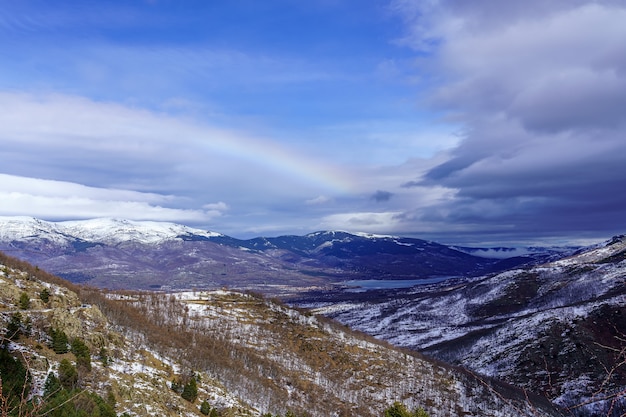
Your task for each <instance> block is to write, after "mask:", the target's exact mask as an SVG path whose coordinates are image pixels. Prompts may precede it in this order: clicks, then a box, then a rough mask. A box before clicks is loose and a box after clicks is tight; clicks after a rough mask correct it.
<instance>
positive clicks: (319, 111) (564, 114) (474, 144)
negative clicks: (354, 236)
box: [0, 0, 626, 245]
mask: <svg viewBox="0 0 626 417" xmlns="http://www.w3.org/2000/svg"><path fill="white" fill-rule="evenodd" d="M625 21H626V1H624V0H620V1H617V0H605V1H602V0H598V1H582V0H552V1H545V0H529V1H525V2H502V1H499V0H473V1H471V2H469V1H462V0H457V1H448V0H427V1H415V0H413V1H410V0H313V1H309V2H302V1H299V0H267V1H256V0H229V1H221V0H215V1H204V0H185V1H180V0H177V1H174V0H171V1H168V0H125V1H120V0H107V1H102V0H94V1H90V2H84V1H78V0H76V1H68V0H59V1H55V2H50V1H45V0H39V1H37V0H20V1H8V0H0V56H1V57H2V64H1V65H0V109H1V110H0V161H1V162H0V215H2V216H34V217H38V218H41V219H45V220H51V221H62V220H76V219H89V218H95V217H115V218H125V219H133V220H159V221H169V222H176V223H182V224H186V225H189V226H192V227H198V228H203V229H208V230H213V231H218V232H221V233H225V234H228V235H230V236H234V237H238V238H250V237H255V236H278V235H283V234H305V233H309V232H314V231H318V230H345V231H351V232H368V233H376V234H390V235H400V236H413V237H419V238H425V239H431V240H435V241H439V242H442V243H454V244H460V243H462V244H469V245H471V244H474V245H486V244H489V245H497V244H508V245H511V244H566V243H575V242H583V241H585V242H586V241H593V240H596V241H597V240H602V239H606V238H609V237H611V236H613V235H616V234H623V233H626V192H625V190H626V110H625V109H626V25H624V24H623V22H625Z"/></svg>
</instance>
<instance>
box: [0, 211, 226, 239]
mask: <svg viewBox="0 0 626 417" xmlns="http://www.w3.org/2000/svg"><path fill="white" fill-rule="evenodd" d="M184 236H197V237H204V238H207V239H208V238H211V237H218V236H221V235H220V234H219V233H215V232H207V231H204V230H200V229H193V228H190V227H187V226H183V225H180V224H175V223H167V222H150V221H132V220H121V219H92V220H79V221H65V222H47V221H43V220H39V219H35V218H32V217H1V218H0V240H3V241H7V240H23V239H27V240H35V239H48V240H50V241H52V242H55V243H60V244H66V245H67V244H71V243H72V242H74V241H84V242H90V243H103V244H108V245H115V244H119V243H123V242H136V243H142V244H155V243H159V242H163V241H166V240H172V239H182V237H184Z"/></svg>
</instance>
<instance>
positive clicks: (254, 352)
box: [0, 256, 561, 417]
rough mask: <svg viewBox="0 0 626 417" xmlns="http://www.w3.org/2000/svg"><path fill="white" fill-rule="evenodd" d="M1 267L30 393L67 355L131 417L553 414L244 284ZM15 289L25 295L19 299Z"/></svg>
mask: <svg viewBox="0 0 626 417" xmlns="http://www.w3.org/2000/svg"><path fill="white" fill-rule="evenodd" d="M0 271H1V272H0V287H1V288H2V289H3V291H2V292H0V314H1V315H2V316H3V317H5V319H8V318H9V317H11V316H12V315H14V314H15V313H16V312H18V311H19V312H20V314H21V317H22V325H23V326H22V328H23V334H22V335H21V336H19V337H16V338H14V339H13V340H12V341H10V342H8V343H7V345H8V350H9V351H10V352H11V353H10V354H11V355H12V356H14V357H16V358H18V359H19V360H20V361H23V362H24V363H25V364H27V365H28V367H29V370H30V373H31V375H32V379H33V388H32V393H33V394H34V395H41V392H42V391H43V390H42V386H43V381H45V379H46V377H47V375H49V374H50V373H52V374H56V375H59V372H60V368H61V365H60V363H61V360H62V359H69V360H70V362H71V363H75V364H76V366H77V367H79V376H78V384H79V386H80V388H81V389H83V390H85V392H87V393H94V394H93V395H96V394H98V395H100V396H101V398H106V399H107V401H108V402H109V403H110V404H114V407H115V411H116V412H117V413H124V412H125V413H128V415H132V416H152V415H162V416H181V415H182V416H200V415H202V414H201V413H200V405H201V404H202V403H203V402H205V401H206V402H207V404H210V407H211V408H214V409H215V410H216V412H218V414H219V415H224V416H226V415H228V416H258V415H261V414H263V413H266V412H270V413H273V414H280V415H284V414H285V413H286V412H287V411H290V412H292V413H293V414H294V415H308V416H320V417H321V416H332V415H336V416H340V415H359V416H362V417H368V416H379V415H382V412H383V410H384V409H385V408H386V407H388V406H389V405H390V404H391V403H393V402H394V401H397V400H402V401H403V402H405V403H406V404H407V405H408V406H409V407H413V406H417V405H420V406H422V407H424V408H425V409H426V410H427V411H428V413H429V414H430V415H431V416H448V415H475V416H478V415H480V416H493V417H500V416H501V417H504V416H506V417H515V416H535V415H537V413H539V415H542V416H558V415H561V414H560V413H559V411H558V410H556V409H555V408H554V407H552V406H551V405H550V404H549V403H548V402H547V401H545V399H543V400H542V399H541V398H539V397H533V396H530V397H528V396H526V395H525V394H524V393H522V392H521V391H517V390H515V389H512V388H511V387H509V386H505V385H502V384H499V383H497V382H495V381H485V380H481V379H478V378H476V377H475V376H473V375H471V374H468V373H465V372H462V371H460V370H458V369H454V368H451V367H448V366H446V365H444V364H441V363H437V362H434V361H432V360H429V359H427V358H424V357H422V356H421V355H418V354H410V353H408V352H402V351H399V350H397V349H395V348H392V347H390V346H388V345H386V344H384V343H380V342H378V341H376V340H374V339H371V338H367V337H365V336H363V335H360V334H355V333H353V332H350V331H347V330H346V329H345V328H343V327H342V326H339V325H337V324H335V323H333V322H331V321H328V320H325V319H322V318H319V317H315V316H312V315H310V314H306V313H304V312H300V311H297V310H294V309H291V308H288V307H286V306H284V305H282V304H276V303H274V302H271V301H267V300H265V299H262V298H258V297H256V296H252V295H249V294H242V293H236V292H231V291H210V292H187V293H175V294H165V293H154V292H133V293H131V292H125V293H112V292H105V291H102V290H95V289H88V288H81V287H78V286H72V285H71V284H69V283H66V282H64V281H62V280H60V279H58V278H55V277H53V276H50V275H48V274H46V273H44V272H42V271H40V270H38V269H36V268H34V267H32V266H29V265H27V264H25V263H23V262H19V261H17V260H15V259H12V258H8V257H5V256H0ZM44 290H46V292H47V293H48V297H43V296H42V293H43V291H44ZM22 294H26V296H27V297H28V299H29V300H30V301H31V302H30V303H29V304H28V305H27V306H26V305H25V304H26V303H24V305H23V306H24V307H26V308H21V307H20V303H21V301H20V299H21V298H24V297H23V296H22ZM44 298H47V301H44ZM37 300H39V301H37ZM27 322H29V323H30V326H26V323H27ZM2 323H3V326H2V328H1V329H0V330H1V331H2V333H3V334H6V331H7V326H8V320H3V321H2ZM27 327H28V329H27ZM52 328H54V329H55V332H56V334H58V333H59V332H64V333H65V334H67V336H68V340H69V341H70V342H71V341H72V340H73V339H76V338H78V339H80V340H82V341H83V342H84V343H85V345H86V346H87V347H88V350H89V352H90V354H91V360H90V362H89V363H90V367H91V369H90V370H88V369H87V368H86V367H85V366H84V364H83V367H82V368H80V365H79V360H78V359H79V357H78V353H58V352H55V351H54V350H53V349H52V348H51V347H50V345H51V342H52V341H51V337H50V334H51V329H52ZM81 369H82V370H81ZM3 376H4V375H3ZM191 378H193V379H194V381H195V382H196V385H197V398H195V399H194V400H193V401H191V402H190V401H187V400H184V399H183V398H182V397H181V392H185V391H184V390H182V389H178V388H177V387H182V386H186V384H188V383H189V381H190V379H191ZM172 388H175V389H172ZM85 395H86V394H85ZM89 395H92V394H89ZM90 398H92V397H90ZM531 402H532V403H531ZM76 406H77V407H81V406H84V403H83V402H79V403H78V404H77V405H76Z"/></svg>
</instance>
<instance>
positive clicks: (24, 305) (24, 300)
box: [19, 292, 30, 310]
mask: <svg viewBox="0 0 626 417" xmlns="http://www.w3.org/2000/svg"><path fill="white" fill-rule="evenodd" d="M19 306H20V308H21V309H22V310H28V309H29V308H30V297H29V296H28V294H26V293H25V292H23V293H21V294H20V302H19Z"/></svg>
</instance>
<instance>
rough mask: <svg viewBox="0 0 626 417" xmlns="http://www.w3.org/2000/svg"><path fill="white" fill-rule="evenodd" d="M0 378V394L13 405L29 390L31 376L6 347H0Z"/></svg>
mask: <svg viewBox="0 0 626 417" xmlns="http://www.w3.org/2000/svg"><path fill="white" fill-rule="evenodd" d="M0 379H1V381H2V384H1V387H2V394H3V395H4V396H5V397H6V398H7V399H8V405H9V406H13V405H15V404H16V403H18V402H19V401H20V399H22V398H25V396H27V395H28V393H29V392H30V383H31V376H30V372H28V370H27V369H26V368H25V367H24V364H23V363H22V362H21V361H19V360H17V359H15V358H14V357H13V356H11V354H10V353H9V351H8V349H6V347H2V348H0Z"/></svg>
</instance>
